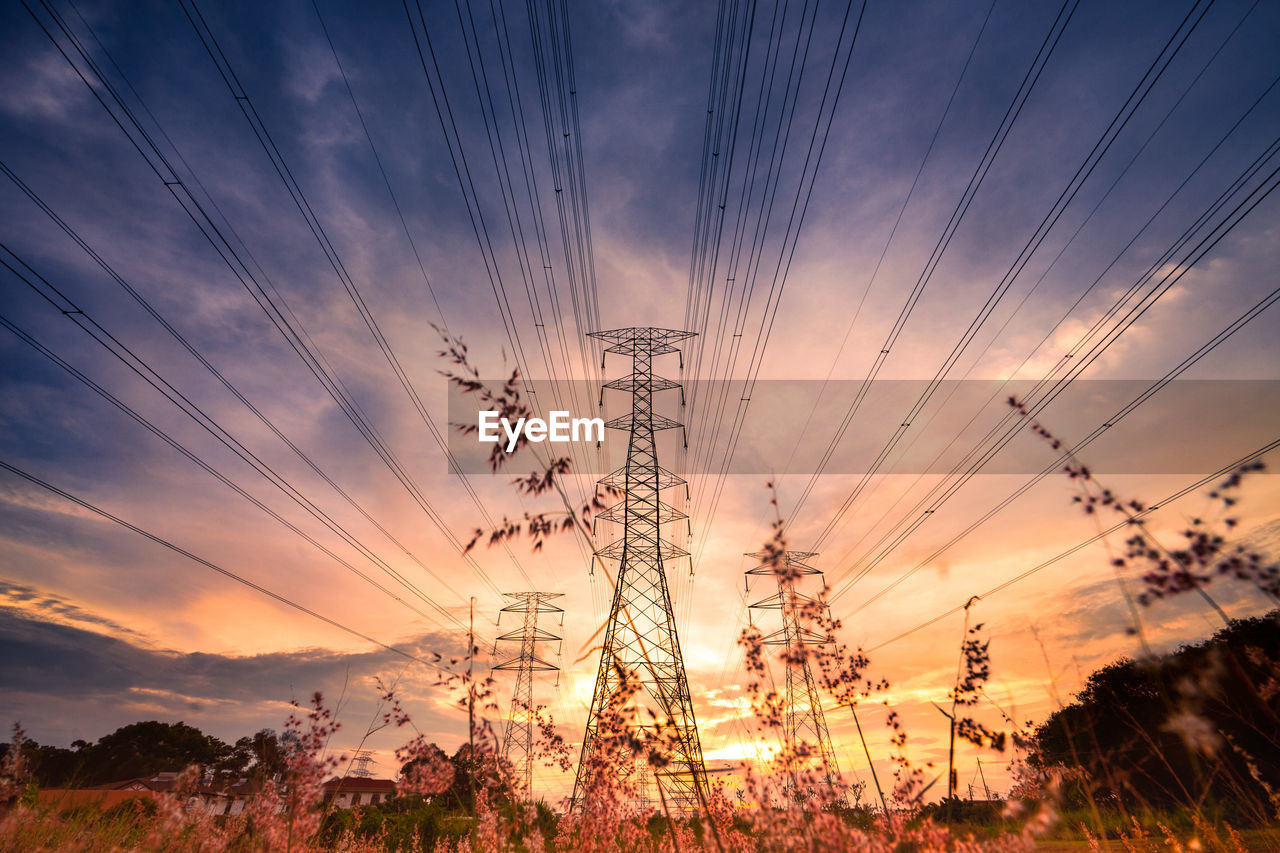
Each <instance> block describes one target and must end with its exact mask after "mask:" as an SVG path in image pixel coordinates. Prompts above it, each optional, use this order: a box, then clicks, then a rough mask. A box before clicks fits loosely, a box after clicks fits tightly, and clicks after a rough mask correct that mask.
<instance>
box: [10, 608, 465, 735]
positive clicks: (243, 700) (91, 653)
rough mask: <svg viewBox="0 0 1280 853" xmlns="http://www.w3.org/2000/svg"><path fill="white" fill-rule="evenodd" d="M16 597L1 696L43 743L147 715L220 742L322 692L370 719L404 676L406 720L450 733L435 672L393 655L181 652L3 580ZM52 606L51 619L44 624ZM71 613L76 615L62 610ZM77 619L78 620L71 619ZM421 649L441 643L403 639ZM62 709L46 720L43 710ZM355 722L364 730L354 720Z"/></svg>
mask: <svg viewBox="0 0 1280 853" xmlns="http://www.w3.org/2000/svg"><path fill="white" fill-rule="evenodd" d="M5 590H6V592H8V594H9V598H10V599H11V600H18V601H26V602H35V603H36V604H37V605H38V606H37V607H36V608H35V609H34V610H32V609H28V610H25V611H24V610H19V609H18V608H16V607H3V608H0V683H4V684H7V685H11V688H10V689H9V690H6V692H5V696H4V697H3V698H0V718H8V719H10V720H21V722H22V723H23V724H24V726H25V727H26V728H27V730H28V732H29V733H30V735H31V736H32V737H34V738H35V739H36V740H38V741H41V742H53V743H58V742H59V741H62V742H63V744H64V745H65V742H66V741H67V740H68V738H67V736H66V735H67V733H70V732H74V733H76V736H80V737H86V738H96V737H100V736H101V735H103V734H107V733H108V732H109V731H111V729H112V728H114V727H116V726H119V725H123V724H125V723H128V722H133V721H135V720H136V719H138V718H139V716H141V715H147V716H149V717H152V716H153V717H160V718H163V719H169V720H177V719H185V720H187V721H188V722H191V723H192V724H195V725H200V726H201V727H203V728H205V729H206V731H209V732H210V733H213V734H216V735H219V736H221V737H224V738H227V737H232V738H233V737H236V736H238V735H240V734H247V733H250V732H252V731H254V730H256V729H257V728H262V727H279V726H280V725H281V723H282V722H283V720H284V717H285V716H286V715H287V713H288V702H289V701H290V700H291V699H294V698H297V699H299V700H300V701H302V702H305V701H306V699H307V697H309V696H310V695H311V693H313V692H315V691H317V690H318V691H321V692H323V693H324V694H325V696H326V698H327V700H328V701H329V703H330V704H331V705H332V704H333V703H337V702H339V701H340V699H341V698H342V697H343V696H344V695H345V696H346V701H347V703H351V702H353V701H354V703H355V704H354V705H351V704H348V706H347V708H346V709H345V710H346V711H348V712H349V715H348V717H347V718H348V720H349V721H350V720H356V721H363V719H364V718H365V714H366V713H367V709H368V708H370V707H372V706H373V705H374V704H375V700H376V694H375V690H376V689H375V688H374V686H373V679H374V678H375V677H381V678H382V679H383V681H384V683H386V684H391V683H392V682H393V681H395V680H396V679H397V678H402V679H403V680H402V686H403V690H404V691H405V694H406V695H408V696H414V697H416V701H415V700H406V707H407V708H409V709H410V711H411V713H413V712H417V716H418V719H417V720H415V722H416V723H417V725H418V726H419V727H420V728H422V729H424V730H427V731H431V730H436V729H440V728H444V729H446V730H447V729H449V728H451V727H452V723H451V721H449V719H448V715H447V713H445V714H442V711H444V712H447V711H448V710H449V709H450V706H449V705H448V703H444V704H440V703H436V702H434V701H427V700H429V699H430V698H431V697H432V696H433V695H434V694H436V693H442V691H438V690H433V689H432V688H431V687H430V685H431V684H433V683H434V681H435V674H434V673H432V672H428V671H426V670H423V669H421V668H416V667H417V665H413V667H408V668H407V667H406V666H405V661H404V660H403V659H402V658H400V657H398V656H396V655H394V654H392V653H391V652H388V651H385V650H382V649H377V650H373V651H367V652H340V651H334V650H331V649H321V648H302V649H295V650H291V651H276V652H269V653H263V654H256V655H239V656H238V655H225V654H211V653H206V652H186V653H184V652H178V651H174V650H171V649H165V648H161V647H158V646H156V645H154V644H146V639H145V638H141V637H139V636H138V635H137V634H135V633H133V632H131V631H129V630H128V629H120V630H118V631H115V632H114V635H109V634H104V633H102V632H101V631H98V630H90V629H89V628H88V627H85V626H93V627H95V628H96V627H99V626H101V625H112V626H113V627H114V628H115V629H119V626H114V623H112V622H111V620H108V619H102V618H99V617H95V616H94V615H93V614H90V613H86V612H84V611H83V610H80V609H79V608H75V607H74V606H66V607H64V606H61V604H62V603H61V602H55V603H54V604H53V605H52V606H51V607H50V606H44V605H45V603H46V602H48V601H49V600H50V597H49V596H46V595H43V594H41V593H38V592H37V591H35V590H31V589H30V588H26V587H18V586H16V585H12V584H10V585H6V587H5ZM49 610H52V611H53V612H54V614H55V619H56V621H55V620H51V619H48V618H44V617H45V616H46V614H47V612H48V611H49ZM68 612H70V613H72V614H73V616H72V617H71V618H68V617H67V613H68ZM73 622H74V623H78V624H72V623H73ZM404 644H405V645H406V646H408V647H410V648H414V649H421V650H426V649H430V648H433V647H440V646H441V645H442V642H441V638H439V637H438V636H435V635H422V636H418V637H413V638H410V639H408V640H406V641H404ZM49 707H58V708H60V709H62V710H61V711H60V713H59V714H58V715H56V717H55V718H52V719H50V718H49V716H48V715H47V714H46V713H43V712H41V709H47V708H49ZM355 724H356V725H358V724H359V723H358V722H357V723H355Z"/></svg>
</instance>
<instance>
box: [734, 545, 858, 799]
mask: <svg viewBox="0 0 1280 853" xmlns="http://www.w3.org/2000/svg"><path fill="white" fill-rule="evenodd" d="M747 556H748V557H752V558H754V559H756V560H760V561H763V560H764V559H765V554H764V552H755V553H749V554H747ZM816 556H818V555H817V554H816V553H813V552H811V551H783V552H782V554H781V555H780V556H779V558H778V563H777V565H770V564H767V563H765V564H763V565H759V566H757V567H755V568H754V569H748V570H747V575H768V576H772V577H774V578H776V579H777V582H778V591H777V592H776V593H774V594H773V595H771V596H769V597H768V598H763V599H761V600H760V601H757V602H756V603H755V604H752V605H749V606H750V607H751V608H752V609H755V610H777V611H779V613H780V614H781V617H782V627H781V628H779V629H778V630H776V631H774V632H773V633H771V634H766V635H765V636H764V638H763V640H762V642H763V643H764V644H765V645H771V646H783V647H785V651H784V653H783V655H784V660H785V661H786V662H787V666H786V670H787V688H786V695H785V697H784V708H785V717H784V718H783V740H784V743H785V745H786V747H787V748H788V750H790V751H791V753H792V754H794V752H795V750H796V748H797V746H798V745H800V744H804V745H805V746H806V747H807V748H809V749H813V750H816V751H815V752H814V753H813V754H812V761H811V767H808V768H806V767H804V766H803V765H802V766H799V767H797V768H796V770H797V772H800V771H804V770H810V769H811V770H812V771H813V772H815V773H817V774H820V775H821V777H822V778H823V779H824V781H825V783H826V786H827V789H828V792H832V793H834V794H835V796H836V799H837V801H838V802H846V800H845V796H844V784H843V782H842V781H841V779H840V768H839V767H838V766H837V764H836V752H835V749H833V748H832V746H831V733H830V732H828V731H827V719H826V716H825V715H823V713H822V696H821V694H820V693H819V692H818V683H817V681H816V680H815V679H814V677H813V669H812V668H811V667H810V666H809V655H808V654H806V653H805V652H806V650H805V649H804V646H806V645H821V644H823V643H825V642H826V641H827V638H826V637H825V636H823V635H822V634H819V633H817V632H816V631H813V630H811V629H809V628H807V627H806V626H805V625H804V624H803V620H802V618H801V616H800V611H801V609H802V608H803V607H804V605H806V604H816V603H817V601H816V599H814V598H812V597H811V596H808V595H805V594H804V593H802V592H800V591H798V590H797V589H796V582H797V581H798V580H799V579H800V578H802V577H804V576H806V575H820V574H822V572H821V571H820V570H818V569H815V568H813V567H812V566H810V565H808V561H809V560H812V559H813V558H814V557H816ZM793 778H794V777H793ZM787 793H788V795H789V796H791V797H792V798H809V797H812V796H814V795H815V794H818V793H819V792H817V791H814V790H812V789H811V788H810V789H809V790H803V789H799V788H797V786H796V785H795V784H793V783H790V782H789V783H788V785H787Z"/></svg>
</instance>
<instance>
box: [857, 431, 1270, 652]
mask: <svg viewBox="0 0 1280 853" xmlns="http://www.w3.org/2000/svg"><path fill="white" fill-rule="evenodd" d="M1277 447H1280V438H1278V439H1276V440H1275V441H1271V442H1268V443H1267V444H1264V445H1263V446H1262V447H1260V448H1258V449H1257V450H1255V451H1253V452H1252V453H1249V454H1247V455H1245V456H1242V457H1240V458H1239V459H1237V460H1236V461H1234V462H1232V463H1231V464H1230V465H1227V466H1225V467H1223V468H1219V469H1218V470H1217V471H1215V472H1213V473H1212V474H1210V475H1208V476H1207V477H1203V478H1202V479H1199V480H1197V481H1196V482H1194V483H1192V484H1191V485H1189V486H1186V487H1184V488H1182V489H1179V490H1178V491H1176V492H1174V493H1172V494H1170V495H1168V496H1166V497H1165V498H1164V499H1163V500H1160V501H1157V502H1156V503H1154V504H1152V505H1150V506H1148V507H1146V508H1145V509H1143V510H1141V511H1140V512H1136V513H1134V516H1133V518H1134V519H1135V520H1137V519H1142V518H1145V517H1146V516H1148V515H1150V514H1151V513H1153V512H1155V511H1156V510H1158V509H1160V508H1161V507H1165V506H1168V505H1169V504H1170V503H1172V502H1174V501H1176V500H1178V499H1179V498H1182V497H1185V496H1186V495H1189V494H1191V493H1192V492H1194V491H1196V490H1198V489H1201V488H1203V487H1204V486H1206V485H1208V484H1209V483H1212V482H1213V481H1214V480H1216V479H1218V478H1219V477H1222V476H1225V475H1227V474H1230V473H1231V472H1233V471H1236V470H1238V469H1239V468H1240V467H1241V466H1243V465H1247V464H1248V463H1250V462H1252V461H1253V460H1255V459H1259V458H1261V457H1262V456H1265V455H1266V454H1268V453H1270V452H1271V451H1272V450H1275V449H1276V448H1277ZM1131 524H1132V522H1131V521H1130V520H1128V519H1125V520H1124V521H1122V522H1120V523H1118V524H1115V525H1112V526H1111V527H1109V528H1107V529H1106V530H1104V531H1102V532H1101V533H1099V534H1097V535H1096V536H1091V537H1089V538H1088V539H1086V540H1084V541H1083V542H1080V543H1079V544H1077V545H1073V546H1072V547H1071V548H1068V549H1067V550H1066V551H1063V552H1062V553H1060V554H1058V555H1057V556H1055V557H1051V558H1049V559H1048V560H1045V561H1044V562H1042V563H1039V564H1037V565H1035V566H1033V567H1031V568H1030V569H1027V570H1026V571H1024V572H1022V573H1021V574H1018V575H1014V576H1013V577H1012V578H1010V579H1009V580H1007V581H1004V582H1003V583H1000V584H997V585H996V586H993V587H992V588H991V589H989V590H987V591H986V592H983V593H981V594H980V596H979V597H980V598H982V599H984V600H985V599H988V598H990V597H991V596H993V595H995V594H996V593H998V592H1003V591H1004V590H1006V589H1008V588H1009V587H1011V586H1013V585H1014V584H1016V583H1018V582H1020V581H1023V580H1026V579H1027V578H1029V577H1031V576H1032V575H1034V574H1035V573H1037V572H1040V571H1043V570H1044V569H1047V568H1049V567H1050V566H1052V565H1055V564H1056V563H1059V562H1061V561H1062V560H1065V559H1066V558H1067V557H1070V556H1071V555H1072V554H1075V553H1076V552H1077V551H1080V550H1082V549H1084V548H1087V547H1088V546H1090V545H1092V544H1093V543H1095V542H1100V541H1102V540H1103V539H1105V538H1106V537H1108V536H1110V535H1111V534H1113V533H1116V532H1118V531H1120V530H1123V529H1124V528H1127V527H1130V526H1131ZM963 609H964V605H958V606H956V607H953V608H951V609H950V610H948V611H947V612H945V613H940V614H938V615H937V616H934V617H933V618H932V619H928V620H926V621H924V622H921V623H920V624H919V625H916V626H915V627H914V628H910V629H908V630H906V631H903V632H902V633H901V634H898V635H896V636H894V637H891V638H889V639H888V640H885V641H884V642H882V643H879V644H878V645H875V646H872V647H871V648H870V649H869V650H868V651H872V652H874V651H877V650H879V649H882V648H884V647H885V646H887V645H889V644H890V643H896V642H897V641H898V640H901V639H904V638H906V637H909V636H911V635H912V634H914V633H916V632H918V631H923V630H924V629H925V628H928V627H929V626H930V625H933V624H935V623H937V622H940V621H942V620H943V619H946V618H947V617H948V616H951V615H952V614H954V613H959V612H960V611H961V610H963Z"/></svg>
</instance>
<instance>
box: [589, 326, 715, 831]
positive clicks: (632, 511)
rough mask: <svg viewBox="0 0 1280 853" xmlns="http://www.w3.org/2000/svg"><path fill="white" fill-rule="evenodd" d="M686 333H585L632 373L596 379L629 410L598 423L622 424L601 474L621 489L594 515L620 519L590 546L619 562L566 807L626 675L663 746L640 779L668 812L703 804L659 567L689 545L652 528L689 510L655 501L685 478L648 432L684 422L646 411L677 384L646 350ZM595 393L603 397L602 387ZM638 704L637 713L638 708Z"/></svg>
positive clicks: (643, 720) (702, 775)
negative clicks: (608, 538) (614, 460)
mask: <svg viewBox="0 0 1280 853" xmlns="http://www.w3.org/2000/svg"><path fill="white" fill-rule="evenodd" d="M693 336H694V333H693V332H680V331H675V330H673V329H654V328H630V329H615V330H613V331H608V332H591V337H594V338H598V339H599V340H601V341H604V342H606V343H609V344H612V346H609V347H608V348H606V349H605V353H617V354H620V355H629V356H631V359H632V369H631V372H630V373H629V374H628V375H626V376H624V377H622V378H620V379H615V380H613V381H612V382H606V383H605V384H604V388H613V389H615V390H618V391H628V392H630V393H631V413H630V414H627V415H623V416H622V417H619V418H614V419H613V420H611V421H609V422H608V423H607V424H606V426H608V427H611V428H613V429H618V430H626V431H627V433H628V439H627V461H626V464H625V465H624V466H623V467H622V468H620V469H618V470H617V471H614V472H613V473H612V474H610V475H609V476H607V477H605V478H603V479H601V480H600V483H601V484H602V485H605V486H608V487H610V488H613V489H616V490H619V491H621V492H622V493H623V495H624V497H623V499H622V501H620V502H619V503H617V504H614V505H613V506H611V507H610V508H609V509H608V510H606V511H605V512H603V513H601V514H600V515H599V516H597V519H603V520H605V521H611V522H614V523H617V524H621V525H622V527H623V533H622V538H621V539H619V540H617V541H615V542H613V543H611V544H609V545H607V546H605V547H604V548H601V549H600V550H598V551H597V552H596V555H597V556H599V557H601V558H604V559H609V560H618V561H619V562H620V565H619V567H618V580H617V584H616V585H615V587H614V591H613V605H612V607H611V609H610V612H609V622H608V624H607V626H606V629H605V634H604V644H603V650H602V651H601V653H600V670H599V673H598V674H597V675H596V686H595V693H594V695H593V697H592V700H591V714H590V716H589V717H588V718H587V727H586V733H585V734H584V735H583V739H582V754H581V757H580V758H579V761H578V772H577V776H576V778H575V780H574V784H573V799H572V800H571V801H570V808H577V807H578V806H579V805H580V804H581V803H582V800H583V798H584V797H585V796H586V795H587V793H588V792H589V789H590V787H591V785H592V782H593V780H592V779H591V774H592V773H593V772H594V770H593V768H594V765H595V763H596V762H595V759H596V758H598V756H599V752H598V750H599V749H600V748H601V741H600V737H601V732H600V731H599V723H600V714H601V712H602V711H603V710H605V709H606V708H608V707H609V705H610V702H611V700H612V699H613V698H614V697H615V696H617V694H618V691H619V688H620V687H621V686H622V683H623V679H624V677H625V678H627V679H628V680H629V681H628V683H630V684H632V685H637V686H638V687H639V691H638V692H637V694H636V696H635V697H634V698H635V699H636V704H637V706H640V705H645V706H647V710H648V711H650V712H652V714H653V717H652V718H651V719H650V718H647V717H643V716H639V715H638V716H636V717H635V718H634V725H635V726H636V727H637V729H645V730H647V732H637V733H638V734H641V733H648V734H652V735H656V736H658V737H661V738H662V740H663V742H664V743H665V744H666V745H667V747H666V748H667V753H668V754H667V755H666V756H665V757H666V758H667V760H668V761H667V763H666V765H665V766H664V767H663V768H662V769H661V770H659V771H656V772H652V773H651V772H650V771H649V770H648V769H647V768H645V767H638V768H637V770H639V771H640V772H639V774H638V776H639V779H640V781H641V787H644V786H646V785H647V784H648V780H649V779H653V781H654V782H655V783H656V787H657V790H658V793H659V796H660V797H661V798H662V801H663V802H664V803H665V805H666V807H667V809H668V810H670V811H673V812H679V813H683V814H690V813H693V812H695V811H698V810H700V809H702V808H703V807H704V804H705V803H706V797H707V773H706V768H705V767H704V766H703V762H702V744H701V742H700V741H699V739H698V727H697V723H696V721H695V720H694V716H693V702H692V700H691V699H690V697H689V682H688V679H687V678H686V677H685V670H684V658H683V657H682V656H681V654H680V641H679V639H678V638H677V637H676V621H675V615H674V613H673V611H672V607H671V593H670V590H669V589H668V587H667V576H666V572H665V570H664V568H663V564H664V563H665V562H666V561H669V560H674V559H677V558H679V557H686V556H688V553H689V552H687V551H684V550H682V549H680V548H677V547H676V546H675V545H674V544H672V543H671V542H669V541H667V540H664V539H662V537H661V535H660V528H661V525H662V524H663V523H665V522H668V521H673V520H676V519H681V518H686V517H687V516H686V515H685V514H684V513H682V512H680V511H679V510H677V509H676V508H675V507H673V506H671V505H670V504H668V503H666V502H664V501H662V500H660V499H659V497H658V495H659V492H661V491H662V490H663V489H667V488H670V487H672V486H677V485H681V484H683V483H684V482H685V481H684V480H683V479H681V478H680V477H677V476H676V475H675V474H673V473H671V472H670V471H668V470H666V469H665V468H662V467H660V466H659V465H658V455H657V449H656V446H655V444H654V433H655V432H656V431H658V430H666V429H675V428H676V427H682V425H681V424H680V423H678V422H676V421H673V420H671V419H670V418H667V417H664V416H662V415H658V414H654V411H653V394H654V392H655V391H666V390H670V389H673V388H679V387H680V385H679V384H678V383H676V382H672V381H671V380H669V379H663V378H661V377H658V376H654V375H653V357H654V356H657V355H664V354H668V353H673V352H679V350H678V349H677V348H676V347H674V346H672V344H673V343H675V342H677V341H682V340H684V339H686V338H691V337H693ZM600 395H601V399H602V400H603V397H604V389H603V388H602V389H601V391H600ZM636 710H637V712H638V714H639V713H640V712H642V711H644V710H645V709H643V708H640V707H637V709H636ZM655 777H656V778H655ZM642 805H650V803H647V802H642Z"/></svg>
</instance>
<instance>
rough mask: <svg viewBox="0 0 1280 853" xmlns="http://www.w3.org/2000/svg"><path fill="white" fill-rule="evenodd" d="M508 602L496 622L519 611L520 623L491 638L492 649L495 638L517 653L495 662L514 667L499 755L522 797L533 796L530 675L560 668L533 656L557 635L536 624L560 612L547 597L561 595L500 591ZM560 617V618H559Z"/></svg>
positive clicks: (532, 709) (532, 720)
mask: <svg viewBox="0 0 1280 853" xmlns="http://www.w3.org/2000/svg"><path fill="white" fill-rule="evenodd" d="M503 595H504V596H505V597H507V598H509V599H511V603H510V604H508V605H507V606H506V607H504V608H502V610H500V611H498V621H499V622H501V621H502V614H503V613H523V614H524V624H523V625H522V626H521V627H520V628H518V629H517V630H515V631H509V632H507V633H506V634H502V635H501V636H499V637H498V638H497V640H495V641H494V649H495V651H496V649H497V645H498V642H499V641H503V640H506V641H510V642H514V641H517V640H518V641H519V642H520V656H519V657H516V658H512V659H511V660H508V661H505V662H503V663H500V664H498V665H497V666H495V667H494V669H501V670H515V673H516V689H515V691H514V692H513V693H512V694H511V715H510V716H509V717H507V732H506V736H505V737H504V738H503V740H502V756H503V757H504V758H506V759H507V760H508V761H510V762H511V764H512V766H514V767H515V768H516V772H517V774H518V776H517V778H518V779H519V780H520V781H521V783H522V785H523V792H524V795H525V796H526V797H530V798H532V796H533V722H534V719H533V718H534V705H533V674H534V672H554V671H556V670H558V669H559V668H560V667H558V666H556V665H555V664H553V663H548V662H547V661H544V660H542V659H541V658H539V657H538V656H537V648H538V643H545V642H555V641H557V640H559V639H560V638H559V637H557V636H556V635H555V634H552V633H551V632H549V631H544V630H543V629H541V628H539V627H538V614H540V613H564V610H562V609H561V608H559V607H556V606H555V605H554V604H550V603H548V602H550V600H551V599H553V598H561V597H562V596H563V593H559V592H504V593H503ZM561 618H562V619H563V618H564V617H561Z"/></svg>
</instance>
